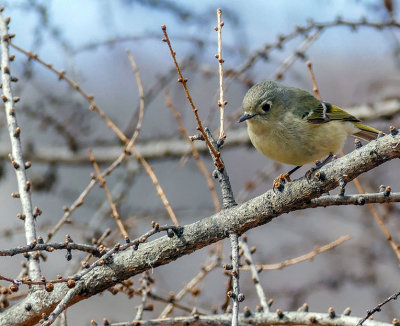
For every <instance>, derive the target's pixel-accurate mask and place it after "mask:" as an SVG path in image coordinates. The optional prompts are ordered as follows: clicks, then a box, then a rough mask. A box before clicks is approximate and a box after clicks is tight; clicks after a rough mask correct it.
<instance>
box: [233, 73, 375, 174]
mask: <svg viewBox="0 0 400 326" xmlns="http://www.w3.org/2000/svg"><path fill="white" fill-rule="evenodd" d="M242 108H243V112H244V114H243V115H242V117H241V118H240V120H239V122H243V121H246V122H247V131H248V133H249V137H250V140H251V142H252V143H253V145H254V147H255V148H256V149H257V150H258V151H259V152H261V153H262V154H264V155H265V156H267V157H269V158H271V159H273V160H274V161H279V162H282V163H286V164H292V165H297V166H301V165H304V164H307V163H310V162H314V161H316V160H320V159H321V158H324V157H326V156H328V155H332V154H334V153H336V152H338V151H339V150H340V149H341V148H342V145H343V143H344V141H345V139H346V137H347V136H349V135H353V136H357V137H360V138H363V139H366V140H372V139H375V138H376V136H377V135H378V133H379V130H376V129H374V128H372V127H369V126H366V125H364V124H362V123H361V122H360V120H358V119H357V118H356V117H354V116H352V115H351V114H349V113H347V112H345V111H343V110H342V109H341V108H339V107H337V106H336V105H332V104H329V103H326V102H322V101H320V100H318V99H316V98H315V97H314V96H312V95H311V94H310V93H308V92H306V91H303V90H301V89H299V88H295V87H288V86H285V85H282V84H280V83H277V82H274V81H269V80H267V81H264V82H261V83H259V84H257V85H254V86H253V87H252V88H250V89H249V91H248V92H247V94H246V95H245V97H244V99H243V104H242ZM293 172H294V171H293ZM287 179H288V178H287ZM289 180H290V179H289Z"/></svg>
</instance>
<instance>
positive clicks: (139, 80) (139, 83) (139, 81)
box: [127, 51, 145, 143]
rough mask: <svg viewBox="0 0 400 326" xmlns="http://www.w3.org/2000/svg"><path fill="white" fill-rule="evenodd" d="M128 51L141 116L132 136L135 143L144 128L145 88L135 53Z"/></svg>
mask: <svg viewBox="0 0 400 326" xmlns="http://www.w3.org/2000/svg"><path fill="white" fill-rule="evenodd" d="M127 53H128V58H129V61H130V63H131V65H132V68H133V71H134V73H135V78H136V83H137V87H138V91H139V97H140V101H139V118H138V121H137V124H136V128H135V131H134V133H133V136H132V137H131V140H132V142H133V143H135V142H136V139H137V138H138V137H139V134H140V130H141V129H142V123H143V117H144V107H145V106H144V90H143V83H142V78H141V77H140V73H139V69H138V67H137V64H136V61H135V58H134V57H133V54H132V53H131V51H127Z"/></svg>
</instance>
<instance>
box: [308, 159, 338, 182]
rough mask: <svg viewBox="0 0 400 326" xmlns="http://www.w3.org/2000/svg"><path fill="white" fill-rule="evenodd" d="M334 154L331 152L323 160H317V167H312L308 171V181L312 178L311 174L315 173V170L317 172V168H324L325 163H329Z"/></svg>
mask: <svg viewBox="0 0 400 326" xmlns="http://www.w3.org/2000/svg"><path fill="white" fill-rule="evenodd" d="M332 157H333V154H332V153H330V154H329V155H328V156H327V157H326V158H325V159H324V160H323V161H322V162H320V161H317V162H315V168H311V169H310V170H308V171H307V172H306V175H305V176H306V178H307V180H308V181H310V179H311V175H312V174H313V172H315V171H316V170H318V169H320V168H322V167H323V166H324V165H325V164H327V163H329V162H330V161H331V160H332Z"/></svg>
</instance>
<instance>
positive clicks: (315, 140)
mask: <svg viewBox="0 0 400 326" xmlns="http://www.w3.org/2000/svg"><path fill="white" fill-rule="evenodd" d="M305 123H306V124H308V123H307V122H305ZM306 124H303V125H296V129H294V128H293V127H291V126H289V128H287V127H285V126H283V125H282V124H276V125H274V126H273V127H272V126H271V127H272V128H271V127H269V126H268V125H267V126H265V125H264V124H263V123H260V122H259V121H249V122H248V124H247V127H248V133H249V137H250V140H251V142H252V143H253V145H254V147H255V148H256V149H257V150H258V151H259V152H260V153H262V154H264V155H265V156H267V157H269V158H270V159H272V160H274V161H278V162H282V163H286V164H291V165H304V164H307V163H311V162H314V161H316V160H320V159H323V158H325V157H326V156H328V155H329V154H330V153H333V154H335V153H337V152H338V151H339V150H340V149H341V148H342V145H343V142H344V140H345V139H346V137H347V136H348V135H351V134H353V133H354V132H356V131H357V130H358V129H357V128H356V127H354V126H353V125H352V124H351V123H350V122H344V121H331V122H328V123H324V124H318V125H317V124H308V125H306Z"/></svg>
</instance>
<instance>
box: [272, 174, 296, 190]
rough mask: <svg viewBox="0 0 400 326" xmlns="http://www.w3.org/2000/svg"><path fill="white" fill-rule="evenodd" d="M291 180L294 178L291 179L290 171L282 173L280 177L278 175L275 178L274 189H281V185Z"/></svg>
mask: <svg viewBox="0 0 400 326" xmlns="http://www.w3.org/2000/svg"><path fill="white" fill-rule="evenodd" d="M291 181H292V180H290V176H289V173H282V174H281V175H280V176H279V177H277V178H276V179H275V180H274V184H273V186H272V188H273V189H274V190H276V189H280V188H281V186H282V185H283V184H284V183H286V182H291Z"/></svg>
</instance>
